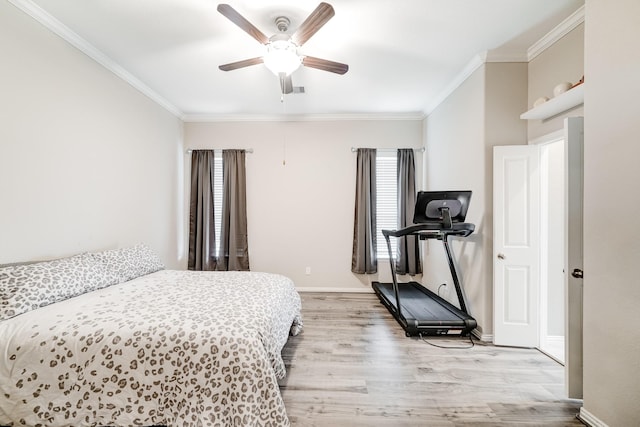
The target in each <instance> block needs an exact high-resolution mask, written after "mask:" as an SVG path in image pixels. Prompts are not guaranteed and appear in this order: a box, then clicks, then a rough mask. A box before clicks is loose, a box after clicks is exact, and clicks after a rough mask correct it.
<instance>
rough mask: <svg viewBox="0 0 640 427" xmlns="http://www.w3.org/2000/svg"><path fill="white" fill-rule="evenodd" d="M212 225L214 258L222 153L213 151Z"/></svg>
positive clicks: (219, 225) (217, 250)
mask: <svg viewBox="0 0 640 427" xmlns="http://www.w3.org/2000/svg"><path fill="white" fill-rule="evenodd" d="M213 224H214V229H215V233H216V248H215V254H216V258H217V257H218V256H220V237H221V236H220V231H221V230H222V151H220V150H215V151H214V157H213Z"/></svg>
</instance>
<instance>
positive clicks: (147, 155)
mask: <svg viewBox="0 0 640 427" xmlns="http://www.w3.org/2000/svg"><path fill="white" fill-rule="evenodd" d="M0 52H1V55H2V58H1V59H0V62H1V64H2V65H1V66H0V93H1V94H2V100H3V101H2V102H1V103H0V194H1V195H2V202H1V208H0V263H3V262H13V261H24V260H36V259H46V258H52V257H59V256H64V255H70V254H74V253H78V252H81V251H89V250H98V249H102V248H115V247H119V246H125V245H130V244H135V243H137V242H145V243H147V244H149V245H150V246H151V247H152V248H153V249H154V250H156V251H157V252H158V253H159V254H160V255H161V256H162V258H163V260H164V261H165V262H166V263H167V265H169V266H175V265H177V263H178V262H177V254H176V250H175V248H176V247H177V234H178V228H177V222H178V213H179V210H178V206H179V204H181V203H182V200H178V196H177V184H176V179H175V177H176V175H177V173H176V171H177V167H178V164H177V162H176V156H177V153H178V151H179V150H180V149H179V147H180V145H181V134H182V130H181V122H180V120H178V119H177V118H175V117H174V116H173V115H171V114H170V113H168V112H167V111H166V110H164V109H163V108H161V107H159V106H158V105H157V104H155V103H154V102H153V101H151V100H149V99H148V98H147V97H145V96H143V95H141V94H140V93H139V92H137V91H136V90H135V89H133V88H132V87H131V86H129V85H128V84H127V83H125V82H124V81H122V80H121V79H120V78H118V77H116V76H114V75H113V74H111V73H110V72H109V71H107V70H105V69H104V68H103V67H102V66H100V65H98V64H97V63H95V62H94V61H93V60H91V59H89V58H88V57H87V56H85V55H84V54H82V53H80V52H79V51H78V50H76V49H75V48H73V47H71V46H70V45H69V44H67V43H66V42H64V41H63V40H62V39H60V38H59V37H57V36H56V35H54V34H53V33H51V32H50V31H48V30H47V29H45V28H44V27H43V26H42V25H40V24H39V23H37V22H36V21H35V20H33V19H32V18H30V17H28V16H26V15H25V14H24V13H22V12H21V11H19V10H18V9H16V8H15V7H14V6H12V5H11V4H10V3H8V2H0Z"/></svg>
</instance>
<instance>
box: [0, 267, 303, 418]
mask: <svg viewBox="0 0 640 427" xmlns="http://www.w3.org/2000/svg"><path fill="white" fill-rule="evenodd" d="M300 306H301V304H300V297H299V295H298V293H297V292H296V291H295V289H294V286H293V283H292V282H291V281H290V280H289V279H287V278H286V277H283V276H279V275H274V274H267V273H254V272H193V271H167V270H164V271H159V272H156V273H153V274H149V275H147V276H143V277H140V278H137V279H134V280H131V281H128V282H125V283H121V284H119V285H114V286H111V287H109V288H105V289H100V290H97V291H94V292H90V293H87V294H83V295H81V296H78V297H75V298H71V299H69V300H66V301H62V302H58V303H55V304H52V305H49V306H46V307H42V308H40V309H37V310H34V311H31V312H28V313H24V314H22V315H19V316H17V317H14V318H12V319H9V320H4V321H2V322H0V424H1V425H12V426H13V425H29V426H135V425H166V426H240V425H242V426H247V425H250V426H286V425H289V421H288V419H287V415H286V412H285V407H284V403H283V401H282V397H281V395H280V390H279V388H278V383H277V381H278V379H281V378H283V377H284V376H285V366H284V363H283V360H282V357H281V351H282V348H283V346H284V345H285V343H286V341H287V339H288V336H289V334H290V333H292V334H296V333H297V332H298V331H299V330H300V328H301V327H302V320H301V317H300Z"/></svg>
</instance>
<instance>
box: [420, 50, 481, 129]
mask: <svg viewBox="0 0 640 427" xmlns="http://www.w3.org/2000/svg"><path fill="white" fill-rule="evenodd" d="M486 59H487V52H486V51H485V52H481V53H479V54H477V55H475V56H474V57H473V58H471V60H470V61H469V62H468V63H467V65H465V67H464V68H463V69H462V71H461V72H460V73H458V75H457V76H455V77H454V78H453V80H451V82H450V83H449V84H448V85H447V86H446V87H445V88H444V90H443V91H442V92H440V93H439V94H438V96H436V97H435V98H434V99H433V101H431V103H429V104H428V105H427V107H426V108H425V116H428V115H429V114H431V113H432V112H433V110H435V109H436V108H437V107H438V106H439V105H440V104H441V103H442V102H443V101H444V100H445V99H447V98H448V97H449V95H451V94H452V93H453V92H454V91H455V90H456V89H457V88H458V87H459V86H460V85H461V84H462V83H464V81H465V80H467V78H469V76H471V74H473V73H474V72H475V71H476V70H477V69H478V68H480V67H482V66H483V65H484V63H485V61H486Z"/></svg>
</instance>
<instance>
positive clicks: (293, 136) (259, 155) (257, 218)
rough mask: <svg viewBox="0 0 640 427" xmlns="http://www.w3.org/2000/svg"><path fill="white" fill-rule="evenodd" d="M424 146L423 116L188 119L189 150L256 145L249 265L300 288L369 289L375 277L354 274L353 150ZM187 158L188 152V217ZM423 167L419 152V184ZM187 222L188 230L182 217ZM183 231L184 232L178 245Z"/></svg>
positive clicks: (250, 173)
mask: <svg viewBox="0 0 640 427" xmlns="http://www.w3.org/2000/svg"><path fill="white" fill-rule="evenodd" d="M421 146H422V121H421V120H338V121H270V122H209V123H185V148H187V149H189V148H218V149H223V148H252V149H253V150H254V152H253V153H251V154H247V157H246V159H247V161H246V167H247V210H248V213H247V215H248V233H249V256H250V263H251V269H252V270H256V271H268V272H275V273H280V274H285V275H287V276H289V277H291V278H292V279H293V281H294V282H295V283H296V287H297V288H298V289H301V290H304V289H305V288H306V289H312V288H314V289H320V288H322V289H333V290H346V291H348V290H354V291H366V292H371V291H372V290H371V286H370V281H372V280H377V278H378V275H355V274H353V273H351V249H352V241H353V212H354V199H355V176H356V154H355V153H352V152H351V147H373V148H385V147H389V148H408V147H412V148H418V147H421ZM188 159H189V157H188V156H185V167H184V170H185V171H184V176H185V187H184V194H185V202H184V206H185V212H184V215H185V218H187V219H188V211H187V210H186V209H188V203H187V198H188V195H189V190H188V188H187V187H186V185H187V183H188V179H187V178H186V177H188V176H189V175H188V174H189V169H190V164H189V160H188ZM283 162H284V164H283ZM421 166H422V154H421V153H420V152H418V153H416V169H417V170H416V174H417V182H418V184H419V183H420V182H421V181H422V172H421V169H422V168H421ZM184 226H185V230H186V227H187V221H185V222H184ZM186 236H187V232H186V231H185V239H183V241H182V245H183V248H185V247H186V245H187V238H186ZM185 250H186V249H185ZM185 265H186V263H185ZM306 267H310V268H311V274H310V275H306V274H305V269H306ZM378 270H379V274H380V279H381V280H389V277H390V276H389V266H388V264H387V263H386V262H380V265H379V268H378Z"/></svg>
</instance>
